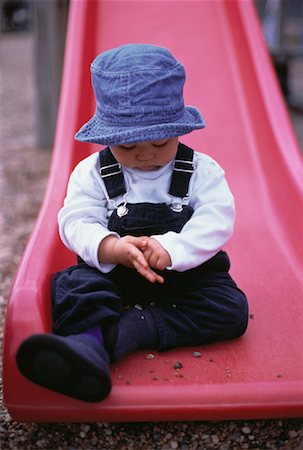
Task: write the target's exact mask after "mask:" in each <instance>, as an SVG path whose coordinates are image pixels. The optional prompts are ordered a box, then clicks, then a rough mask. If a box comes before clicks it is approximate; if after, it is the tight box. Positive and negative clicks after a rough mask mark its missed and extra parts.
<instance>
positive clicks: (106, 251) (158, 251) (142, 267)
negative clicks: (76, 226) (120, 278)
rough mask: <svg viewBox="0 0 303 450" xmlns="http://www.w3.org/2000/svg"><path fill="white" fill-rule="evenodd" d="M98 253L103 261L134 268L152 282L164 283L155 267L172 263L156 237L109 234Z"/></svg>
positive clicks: (162, 268)
mask: <svg viewBox="0 0 303 450" xmlns="http://www.w3.org/2000/svg"><path fill="white" fill-rule="evenodd" d="M98 253H99V261H100V262H101V263H112V264H122V265H124V266H126V267H131V268H134V269H136V270H137V272H138V273H139V274H140V275H142V276H143V277H145V278H146V279H147V280H148V281H150V282H151V283H155V282H157V283H160V284H162V283H164V278H163V277H162V276H161V275H159V274H158V273H157V272H155V271H154V270H153V269H157V270H164V269H165V268H166V267H169V266H170V265H171V264H172V262H171V258H170V256H169V254H168V252H167V251H166V250H165V249H164V248H163V247H162V245H161V244H160V243H159V242H158V241H157V240H156V239H153V238H151V237H148V236H142V237H135V236H124V237H121V238H118V237H116V236H113V235H110V236H107V237H106V238H105V239H103V241H102V242H101V244H100V246H99V252H98Z"/></svg>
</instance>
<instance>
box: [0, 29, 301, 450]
mask: <svg viewBox="0 0 303 450" xmlns="http://www.w3.org/2000/svg"><path fill="white" fill-rule="evenodd" d="M31 46H32V37H31V35H30V34H18V35H16V34H7V35H2V36H1V44H0V52H1V54H0V61H1V76H2V80H1V84H0V116H1V120H0V126H1V130H0V131H1V147H0V193H1V213H0V247H1V255H0V281H1V282H0V328H1V330H0V331H2V329H3V323H4V317H5V305H6V299H7V297H8V293H9V289H10V286H11V283H12V279H13V276H14V274H15V272H16V269H17V265H18V262H19V260H20V257H21V255H22V252H23V250H24V247H25V244H26V241H27V239H28V236H29V234H30V232H31V230H32V227H33V224H34V222H35V218H36V214H37V212H38V210H39V206H40V203H41V200H42V197H43V193H44V189H45V186H46V181H47V175H48V169H49V164H50V151H43V150H41V149H39V148H37V147H36V145H35V137H34V110H33V97H34V81H33V74H32V56H31ZM298 67H299V69H300V70H302V73H303V64H302V61H301V62H300V61H299V62H298ZM296 73H297V72H296ZM300 79H301V80H302V79H303V78H302V77H301V78H298V77H297V78H296V80H295V82H296V83H297V84H298V83H299V82H300ZM298 80H299V81H298ZM301 92H303V89H302V90H301ZM293 121H294V125H295V127H296V130H297V132H298V135H299V136H301V138H302V141H301V142H303V127H302V123H303V122H302V117H300V116H298V115H295V114H294V115H293ZM0 334H1V335H2V332H1V333H0ZM1 343H2V338H1ZM0 449H3V450H6V449H27V450H32V449H49V450H53V449H58V450H59V449H60V450H61V449H62V450H76V449H99V450H103V449H117V450H118V449H119V450H128V449H135V450H137V449H145V450H149V449H159V450H160V449H161V450H162V449H163V450H164V449H181V450H192V449H235V450H236V449H255V450H257V449H278V450H280V449H296V450H303V420H298V419H292V420H257V421H222V422H215V421H212V422H168V423H115V424H108V423H91V424H86V423H82V424H80V423H69V424H61V423H58V424H48V423H44V424H36V423H31V424H23V423H17V422H14V421H12V419H11V418H10V416H9V414H8V412H7V411H6V410H5V408H4V406H3V405H2V403H1V405H0Z"/></svg>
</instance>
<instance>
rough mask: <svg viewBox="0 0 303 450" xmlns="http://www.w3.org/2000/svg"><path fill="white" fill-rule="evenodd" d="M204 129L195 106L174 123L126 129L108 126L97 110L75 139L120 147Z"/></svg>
mask: <svg viewBox="0 0 303 450" xmlns="http://www.w3.org/2000/svg"><path fill="white" fill-rule="evenodd" d="M204 127H205V122H204V119H203V117H202V115H201V113H200V111H199V110H198V109H197V108H195V107H193V106H186V107H185V108H184V114H183V116H182V117H180V118H179V119H178V120H176V121H174V122H167V123H158V124H153V125H144V126H138V125H134V126H125V127H123V126H120V127H119V126H110V125H108V124H106V123H105V121H104V118H103V115H102V114H101V113H100V112H99V111H98V110H97V111H96V113H95V115H94V116H93V117H92V118H91V119H90V120H89V121H88V122H87V123H86V124H85V125H83V126H82V127H81V128H80V130H79V131H78V132H77V133H76V134H75V139H77V140H78V141H80V142H90V143H96V144H102V145H119V144H128V143H133V142H150V141H156V140H160V139H165V138H172V137H176V136H183V135H184V134H188V133H190V132H191V131H194V130H198V129H201V128H204Z"/></svg>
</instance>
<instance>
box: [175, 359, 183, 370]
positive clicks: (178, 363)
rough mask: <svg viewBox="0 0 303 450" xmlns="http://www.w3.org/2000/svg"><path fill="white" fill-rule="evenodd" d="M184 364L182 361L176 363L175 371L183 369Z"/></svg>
mask: <svg viewBox="0 0 303 450" xmlns="http://www.w3.org/2000/svg"><path fill="white" fill-rule="evenodd" d="M182 367H183V364H182V363H181V362H180V361H176V363H175V365H174V369H182Z"/></svg>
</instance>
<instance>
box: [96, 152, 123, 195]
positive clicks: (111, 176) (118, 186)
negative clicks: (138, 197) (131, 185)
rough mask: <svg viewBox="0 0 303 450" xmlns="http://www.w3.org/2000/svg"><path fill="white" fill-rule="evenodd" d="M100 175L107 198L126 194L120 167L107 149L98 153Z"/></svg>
mask: <svg viewBox="0 0 303 450" xmlns="http://www.w3.org/2000/svg"><path fill="white" fill-rule="evenodd" d="M99 161H100V171H99V172H100V175H101V178H102V179H103V181H104V184H105V187H106V190H107V194H108V196H109V198H115V197H118V196H119V195H124V194H126V189H125V183H124V177H123V173H122V170H121V165H120V164H119V163H118V162H117V161H116V158H115V157H114V156H113V154H112V152H111V151H110V149H109V147H106V148H105V149H104V150H101V152H99Z"/></svg>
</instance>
